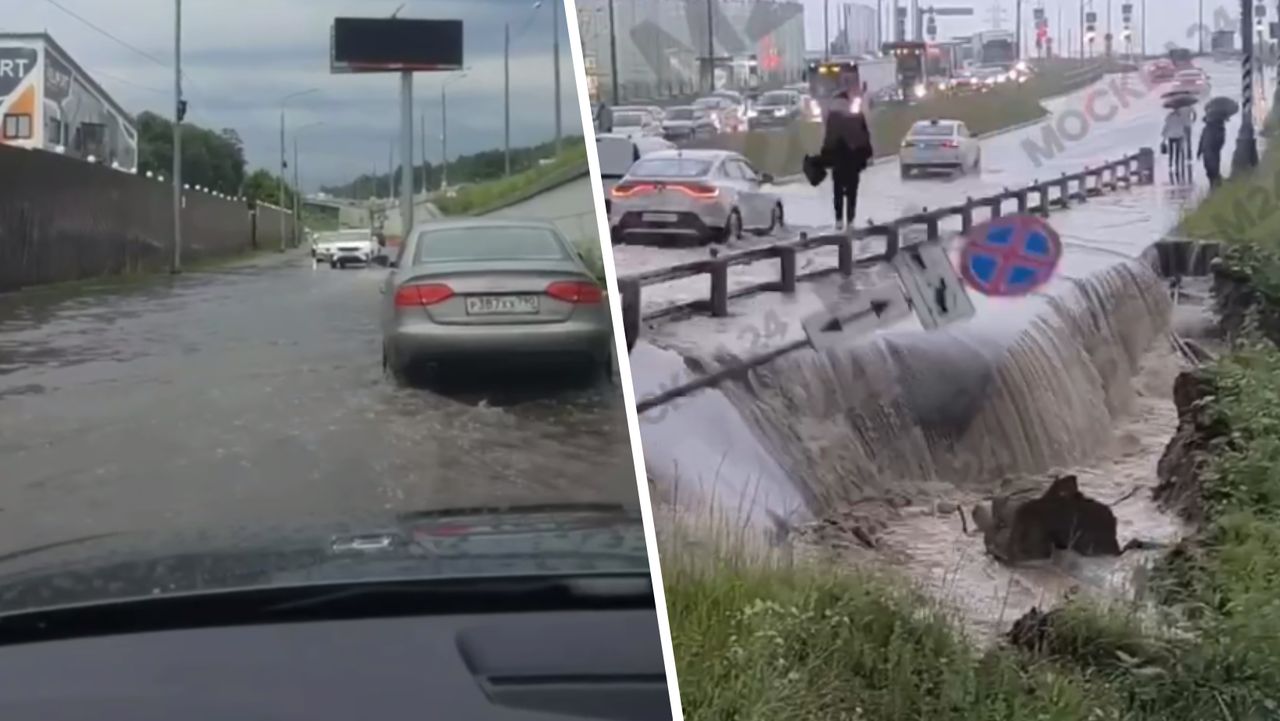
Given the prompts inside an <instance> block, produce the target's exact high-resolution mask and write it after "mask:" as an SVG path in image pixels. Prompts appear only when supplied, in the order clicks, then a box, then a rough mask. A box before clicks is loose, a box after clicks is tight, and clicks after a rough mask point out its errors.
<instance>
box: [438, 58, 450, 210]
mask: <svg viewBox="0 0 1280 721" xmlns="http://www.w3.org/2000/svg"><path fill="white" fill-rule="evenodd" d="M444 88H445V83H440V189H441V190H444V189H445V188H446V187H448V185H449V110H448V108H449V98H448V95H446V94H445V90H444Z"/></svg>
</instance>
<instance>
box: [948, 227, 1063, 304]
mask: <svg viewBox="0 0 1280 721" xmlns="http://www.w3.org/2000/svg"><path fill="white" fill-rule="evenodd" d="M1061 259H1062V239H1061V238H1060V237H1059V236H1058V232H1057V231H1056V230H1054V229H1053V228H1051V227H1049V224H1048V223H1046V222H1044V220H1042V219H1040V218H1038V217H1036V216H1033V215H1010V216H1006V217H1002V218H996V219H994V220H990V221H988V222H986V223H982V224H981V225H978V226H975V227H974V228H973V229H972V230H970V231H969V232H968V233H967V234H966V240H965V244H964V250H963V251H961V253H960V274H961V276H963V277H964V280H965V282H966V283H967V284H968V285H969V287H971V288H973V289H974V290H976V291H978V292H979V293H982V294H983V295H991V296H1019V295H1026V294H1028V293H1031V292H1033V291H1035V290H1036V289H1038V288H1039V287H1040V286H1042V285H1044V284H1045V283H1047V282H1048V281H1049V279H1050V278H1052V277H1053V274H1054V272H1055V271H1056V270H1057V268H1058V262H1059V261H1060V260H1061Z"/></svg>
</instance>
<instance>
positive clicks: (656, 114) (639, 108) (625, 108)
mask: <svg viewBox="0 0 1280 721" xmlns="http://www.w3.org/2000/svg"><path fill="white" fill-rule="evenodd" d="M613 112H614V113H647V114H649V115H650V116H652V117H653V119H654V120H656V121H658V124H659V125H661V124H662V119H663V117H665V116H666V111H665V110H663V109H662V107H661V106H658V105H619V106H617V107H616V108H614V109H613Z"/></svg>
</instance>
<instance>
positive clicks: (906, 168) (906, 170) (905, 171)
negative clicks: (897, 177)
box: [900, 165, 911, 180]
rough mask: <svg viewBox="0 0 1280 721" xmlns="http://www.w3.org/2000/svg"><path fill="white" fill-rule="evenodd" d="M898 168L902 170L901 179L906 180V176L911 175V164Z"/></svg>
mask: <svg viewBox="0 0 1280 721" xmlns="http://www.w3.org/2000/svg"><path fill="white" fill-rule="evenodd" d="M900 170H901V171H902V179H903V180H906V179H907V178H910V177H911V166H910V165H903V166H900Z"/></svg>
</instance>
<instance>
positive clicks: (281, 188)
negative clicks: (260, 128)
mask: <svg viewBox="0 0 1280 721" xmlns="http://www.w3.org/2000/svg"><path fill="white" fill-rule="evenodd" d="M286 165H288V163H287V162H285V159H284V105H283V104H281V105H280V181H279V182H278V183H277V184H276V187H277V188H278V189H279V200H280V252H281V253H283V252H284V250H285V243H286V240H285V234H286V233H287V231H286V230H285V227H284V172H285V166H286Z"/></svg>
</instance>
